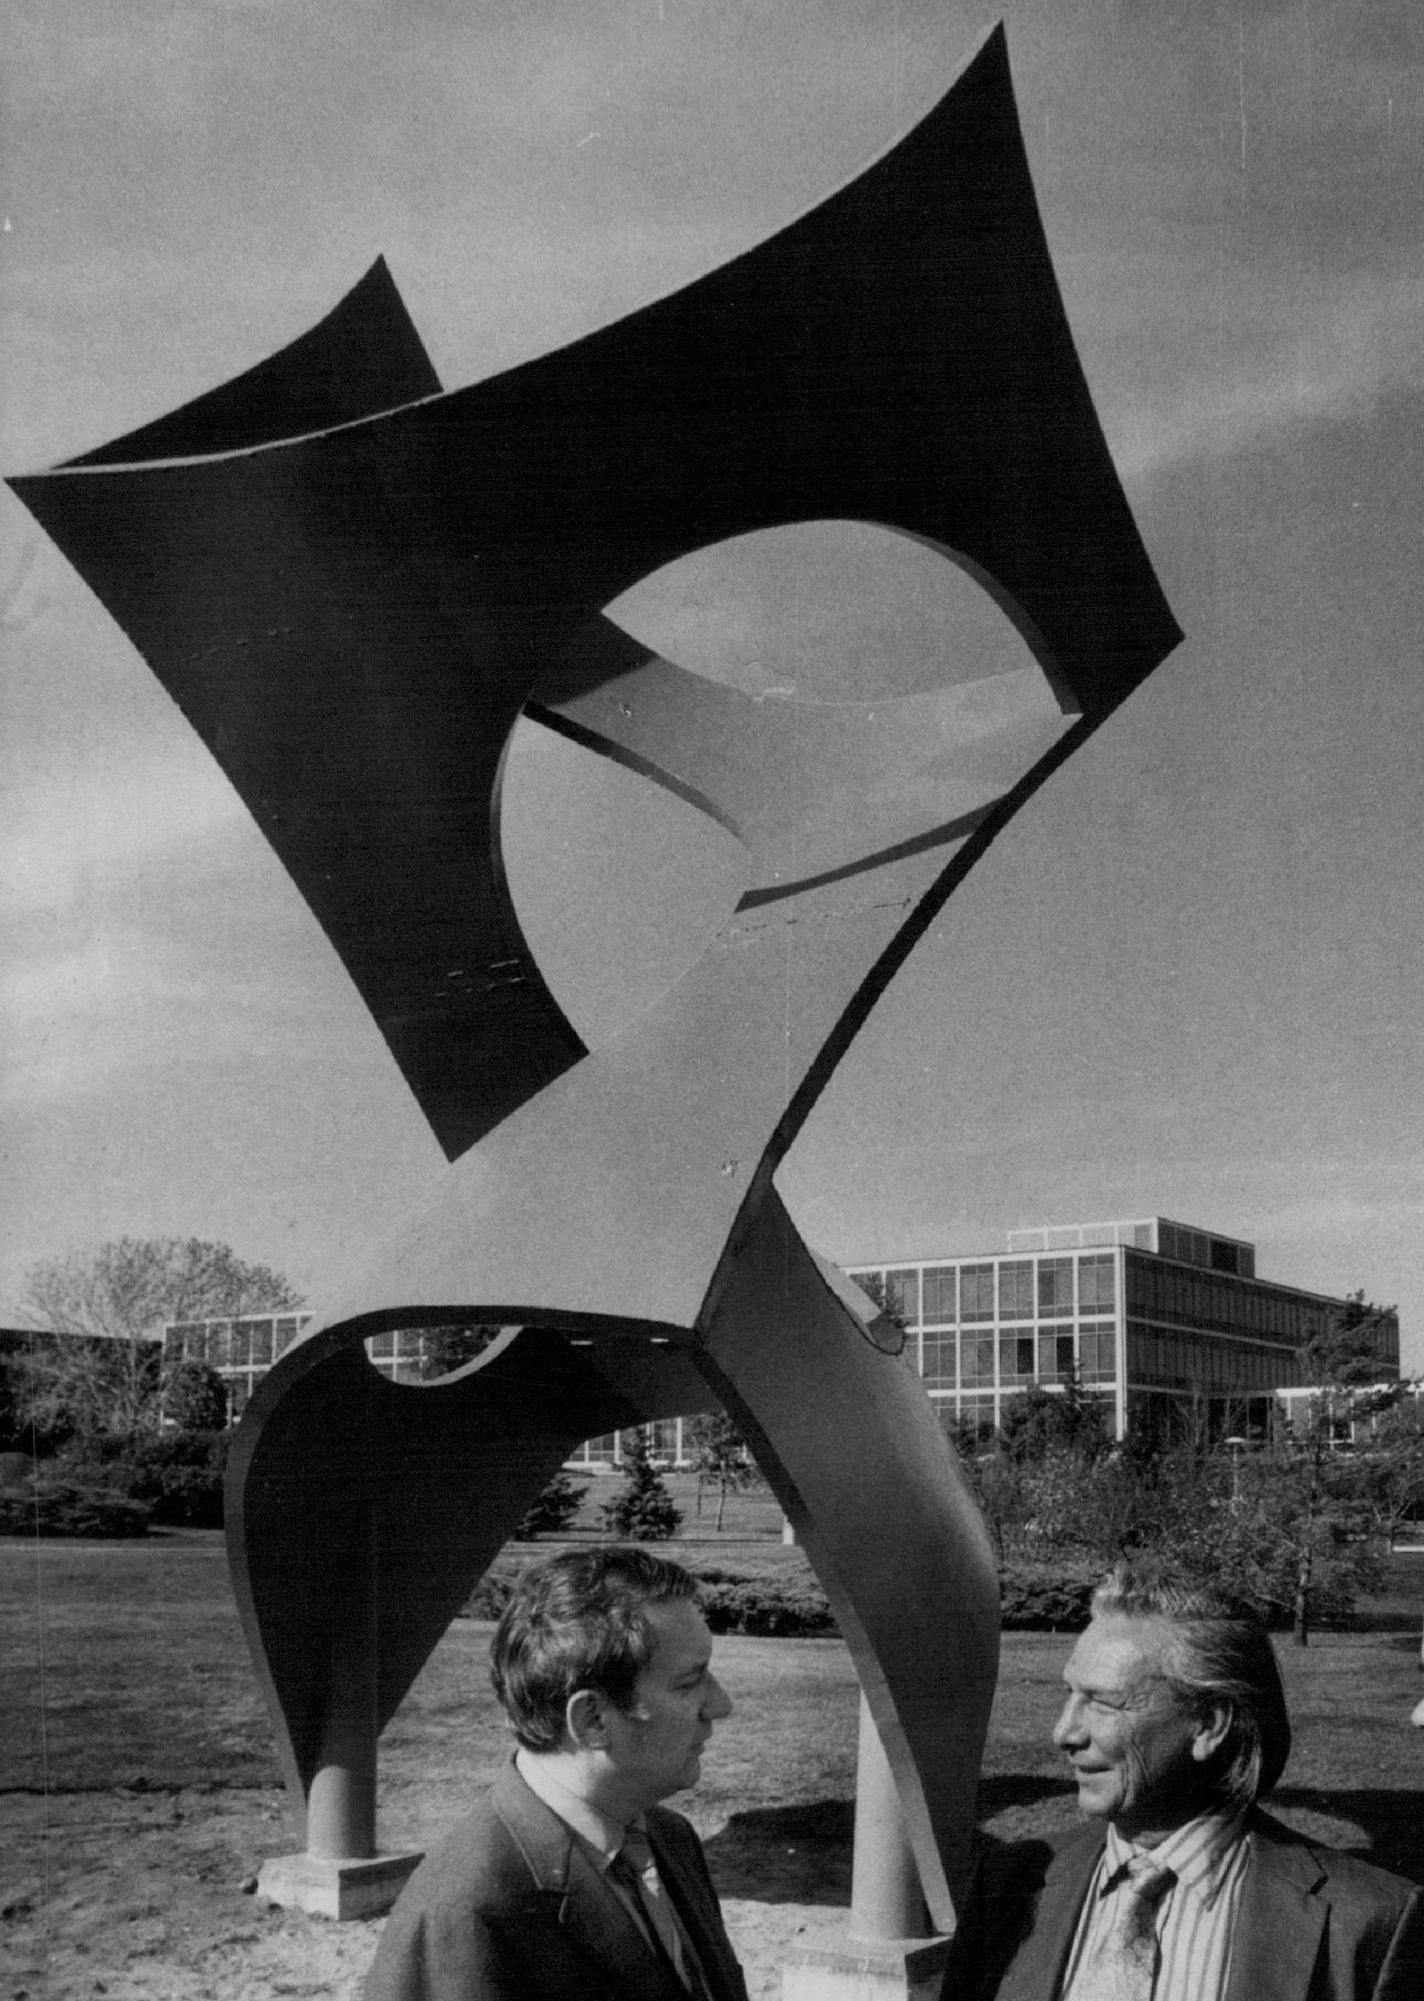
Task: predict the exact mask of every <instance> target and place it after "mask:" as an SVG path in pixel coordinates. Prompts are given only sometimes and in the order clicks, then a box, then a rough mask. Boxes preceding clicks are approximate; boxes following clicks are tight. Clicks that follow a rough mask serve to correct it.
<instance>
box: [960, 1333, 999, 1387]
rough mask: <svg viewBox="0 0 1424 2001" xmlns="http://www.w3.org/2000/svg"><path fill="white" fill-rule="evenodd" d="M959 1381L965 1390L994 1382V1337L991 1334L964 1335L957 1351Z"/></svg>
mask: <svg viewBox="0 0 1424 2001" xmlns="http://www.w3.org/2000/svg"><path fill="white" fill-rule="evenodd" d="M959 1375H960V1381H961V1383H962V1384H963V1385H964V1387H965V1388H966V1389H967V1388H969V1387H970V1386H971V1385H978V1384H989V1385H991V1386H992V1384H993V1381H994V1337H993V1335H992V1334H966V1335H965V1336H964V1338H963V1341H962V1343H961V1345H960V1350H959Z"/></svg>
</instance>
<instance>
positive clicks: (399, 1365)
mask: <svg viewBox="0 0 1424 2001" xmlns="http://www.w3.org/2000/svg"><path fill="white" fill-rule="evenodd" d="M313 1317H314V1316H313V1315H312V1314H310V1313H258V1314H249V1315H248V1316H247V1317H245V1318H244V1319H240V1320H184V1321H175V1322H174V1323H173V1324H172V1325H170V1326H167V1327H165V1328H164V1330H163V1360H164V1364H165V1366H168V1367H171V1366H172V1365H173V1364H175V1363H177V1362H205V1363H206V1364H207V1366H208V1367H209V1368H210V1369H215V1370H216V1371H217V1373H218V1375H219V1376H221V1377H222V1379H223V1381H224V1383H226V1385H227V1391H228V1417H229V1421H230V1422H231V1423H233V1424H236V1422H237V1420H238V1419H239V1418H240V1417H241V1415H242V1413H243V1410H244V1409H245V1407H246V1405H247V1401H248V1399H249V1397H250V1396H251V1395H252V1392H253V1391H254V1390H255V1389H256V1387H257V1385H258V1384H259V1383H260V1382H261V1380H262V1378H263V1377H264V1376H265V1375H266V1373H267V1371H268V1370H269V1369H270V1368H271V1366H272V1364H273V1363H274V1362H275V1361H276V1359H277V1357H278V1356H279V1355H280V1354H281V1353H282V1351H283V1349H284V1348H286V1347H287V1346H288V1345H289V1343H290V1342H292V1341H294V1340H295V1339H296V1337H297V1335H298V1334H299V1333H300V1332H301V1331H302V1329H303V1328H304V1327H306V1326H308V1325H310V1323H311V1321H312V1319H313ZM433 1338H438V1336H433V1335H432V1330H430V1329H428V1328H423V1327H404V1328H399V1329H396V1330H394V1331H392V1332H390V1333H386V1334H372V1335H370V1336H369V1337H368V1339H367V1340H366V1341H365V1343H364V1344H363V1345H364V1347H365V1350H366V1356H367V1359H368V1361H369V1362H370V1363H371V1366H372V1367H373V1368H375V1369H377V1370H379V1372H380V1373H381V1374H382V1375H383V1376H385V1377H386V1378H387V1379H388V1380H389V1381H391V1382H393V1383H418V1382H427V1381H429V1380H430V1378H431V1375H432V1373H438V1371H432V1367H431V1360H432V1353H433V1350H432V1339H433ZM643 1430H644V1431H645V1433H646V1434H647V1439H648V1449H649V1451H650V1452H651V1454H652V1456H653V1458H654V1459H655V1460H656V1461H658V1462H659V1463H660V1464H662V1465H665V1466H690V1465H691V1464H692V1453H691V1450H690V1447H689V1445H688V1443H687V1440H686V1438H685V1435H684V1420H683V1419H682V1418H680V1417H675V1418H666V1419H660V1420H659V1421H658V1422H656V1423H653V1424H647V1425H644V1426H643ZM565 1463H566V1465H567V1466H568V1467H569V1468H570V1470H571V1471H576V1472H585V1473H590V1472H592V1473H603V1472H612V1471H614V1470H615V1469H616V1468H618V1467H621V1465H622V1463H623V1447H622V1443H621V1434H619V1433H617V1432H610V1433H609V1434H608V1436H607V1437H604V1438H590V1439H586V1440H585V1441H584V1443H583V1444H582V1445H580V1446H578V1447H576V1449H575V1450H574V1451H573V1452H572V1453H571V1454H570V1455H569V1458H568V1459H567V1461H566V1462H565Z"/></svg>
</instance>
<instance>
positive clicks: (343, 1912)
mask: <svg viewBox="0 0 1424 2001" xmlns="http://www.w3.org/2000/svg"><path fill="white" fill-rule="evenodd" d="M419 1860H420V1853H419V1851H418V1850H416V1849H412V1850H411V1851H410V1852H409V1853H408V1854H405V1855H369V1856H365V1857H362V1858H359V1859H358V1858H354V1857H352V1858H337V1857H330V1858H328V1857H327V1856H324V1855H272V1856H269V1857H268V1859H267V1860H266V1861H265V1862H264V1863H263V1864H262V1867H261V1869H260V1870H259V1871H258V1872H257V1894H258V1896H259V1897H265V1898H266V1899H267V1901H268V1903H270V1904H282V1905H285V1906H286V1907H287V1908H288V1909H291V1910H298V1911H314V1912H315V1913H316V1914H317V1915H318V1916H319V1917H323V1918H339V1919H348V1918H379V1917H383V1916H384V1915H385V1913H386V1912H387V1911H388V1910H389V1909H390V1908H391V1905H392V1904H393V1903H394V1902H395V1900H396V1898H397V1897H398V1896H399V1895H400V1893H401V1891H402V1890H403V1889H404V1888H405V1885H406V1879H407V1877H409V1875H410V1873H411V1871H412V1870H413V1869H414V1868H415V1865H416V1863H417V1862H419Z"/></svg>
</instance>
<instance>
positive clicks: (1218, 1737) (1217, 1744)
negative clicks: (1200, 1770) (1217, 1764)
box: [1192, 1702, 1235, 1765]
mask: <svg viewBox="0 0 1424 2001" xmlns="http://www.w3.org/2000/svg"><path fill="white" fill-rule="evenodd" d="M1234 1714H1235V1712H1234V1711H1233V1709H1232V1707H1231V1704H1230V1703H1229V1702H1214V1703H1213V1704H1212V1706H1211V1708H1210V1709H1209V1710H1207V1711H1206V1713H1205V1714H1204V1715H1203V1716H1202V1717H1201V1718H1200V1719H1199V1720H1198V1723H1197V1730H1196V1735H1195V1736H1194V1737H1193V1739H1192V1756H1193V1757H1194V1758H1195V1759H1196V1761H1197V1763H1198V1764H1199V1765H1204V1764H1205V1763H1206V1762H1207V1760H1208V1759H1209V1758H1214V1757H1215V1756H1216V1754H1217V1752H1218V1751H1219V1750H1220V1749H1221V1747H1222V1745H1223V1744H1224V1743H1225V1742H1226V1739H1227V1737H1228V1736H1229V1734H1230V1731H1231V1724H1232V1719H1233V1716H1234Z"/></svg>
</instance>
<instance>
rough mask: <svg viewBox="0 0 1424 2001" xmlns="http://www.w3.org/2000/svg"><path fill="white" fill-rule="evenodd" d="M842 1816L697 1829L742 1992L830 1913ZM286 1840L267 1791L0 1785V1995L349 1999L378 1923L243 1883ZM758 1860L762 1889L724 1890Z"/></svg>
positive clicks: (768, 1992)
mask: <svg viewBox="0 0 1424 2001" xmlns="http://www.w3.org/2000/svg"><path fill="white" fill-rule="evenodd" d="M749 1818H750V1817H749ZM847 1819H848V1815H847V1814H846V1812H845V1809H844V1808H843V1807H842V1808H841V1809H840V1810H839V1812H838V1813H837V1812H832V1813H831V1815H830V1816H829V1818H827V1819H825V1820H824V1821H823V1822H821V1823H818V1822H817V1820H816V1818H815V1815H814V1812H812V1816H811V1818H810V1819H809V1820H805V1821H803V1822H802V1823H799V1824H798V1823H793V1824H792V1826H791V1827H790V1828H789V1829H788V1828H787V1827H786V1826H784V1825H783V1826H773V1827H767V1826H765V1825H762V1824H760V1822H759V1821H754V1823H753V1825H751V1826H749V1827H748V1828H746V1829H745V1830H744V1831H737V1830H730V1829H727V1828H724V1829H722V1830H720V1831H713V1830H711V1829H707V1830H705V1831H706V1832H707V1834H708V1835H709V1851H710V1852H711V1854H712V1858H713V1863H714V1867H715V1869H716V1872H717V1874H718V1877H719V1879H720V1880H721V1883H722V1885H723V1888H724V1894H725V1903H724V1909H725V1911H726V1915H727V1925H728V1929H729V1931H730V1932H731V1935H732V1939H733V1942H734V1944H735V1945H736V1948H737V1951H738V1954H739V1956H740V1958H741V1960H742V1964H743V1966H744V1968H745V1969H746V1974H747V1984H748V1987H749V1988H750V1991H751V1994H752V1997H753V2001H773V1997H776V1996H779V1994H780V1990H781V1964H782V1960H783V1958H784V1956H785V1953H786V1951H787V1948H788V1947H789V1946H790V1945H791V1944H792V1943H793V1941H794V1940H796V1939H797V1938H804V1937H807V1936H809V1935H811V1934H812V1933H815V1934H819V1933H821V1932H823V1931H824V1930H825V1928H826V1927H827V1925H828V1924H833V1923H834V1922H835V1918H836V1911H835V1908H834V1906H833V1905H832V1904H830V1903H828V1901H827V1899H828V1897H830V1896H831V1895H833V1894H834V1893H835V1891H836V1887H837V1885H838V1884H839V1882H840V1880H841V1879H842V1878H843V1877H845V1878H846V1880H847V1881H848V1874H847V1871H848V1847H847V1848H846V1851H845V1854H844V1855H842V1854H840V1853H839V1850H840V1848H841V1845H842V1844H841V1839H840V1837H841V1834H842V1831H843V1828H844V1824H845V1822H846V1820H847ZM288 1843H289V1832H288V1825H287V1819H286V1810H285V1802H284V1799H283V1796H282V1795H281V1794H280V1793H279V1792H277V1791H252V1792H235V1791H231V1790H227V1789H224V1790H214V1791H202V1790H196V1789H185V1790H180V1791H174V1792H165V1793H157V1792H145V1791H140V1790H123V1791H112V1792H94V1793H61V1794H51V1795H50V1796H49V1797H48V1799H46V1798H43V1797H40V1796H36V1795H32V1794H16V1793H11V1794H8V1795H6V1796H4V1797H3V1799H0V1850H3V1855H4V1860H3V1863H0V1965H3V1967H4V1973H3V1976H0V1997H3V2001H88V1997H90V1996H103V1997H106V2001H193V1996H194V1995H199V1994H201V1995H211V1996H213V1997H214V2001H278V1997H281V1998H282V2001H290V1997H292V1996H301V1995H311V1996H321V1997H323V2001H359V1996H360V1992H361V1983H362V1980H363V1979H364V1977H365V1973H366V1969H367V1967H368V1966H369V1965H370V1962H371V1958H372V1955H373V1954H374V1952H375V1950H376V1941H377V1938H378V1937H379V1935H380V1930H381V1921H380V1920H379V1919H376V1920H370V1921H367V1922H358V1923H352V1924H335V1923H332V1922H331V1921H330V1920H328V1919H324V1918H317V1917H309V1916H307V1915H306V1914H304V1913H302V1912H296V1911H284V1910H280V1909H278V1908H277V1907H276V1906H275V1905H271V1904H268V1903H267V1902H266V1901H265V1899H262V1898H259V1897H257V1896H255V1895H254V1894H252V1893H251V1891H250V1890H249V1891H245V1890H244V1888H243V1885H244V1884H250V1883H251V1882H252V1881H253V1879H254V1878H255V1875H256V1871H257V1867H258V1864H259V1862H260V1861H261V1859H262V1858H263V1857H264V1856H266V1855H274V1854H279V1853H281V1852H282V1851H283V1849H284V1848H285V1847H286V1846H287V1845H288ZM753 1868H754V1869H755V1871H756V1876H755V1880H756V1882H757V1885H758V1888H759V1889H760V1890H761V1892H762V1894H761V1896H760V1897H758V1898H755V1899H753V1898H750V1897H747V1896H745V1895H740V1896H739V1895H735V1894H727V1893H730V1892H732V1891H734V1890H735V1889H737V1888H739V1887H741V1886H742V1885H744V1884H745V1883H746V1882H747V1880H748V1877H749V1875H750V1874H751V1870H752V1869H753Z"/></svg>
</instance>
